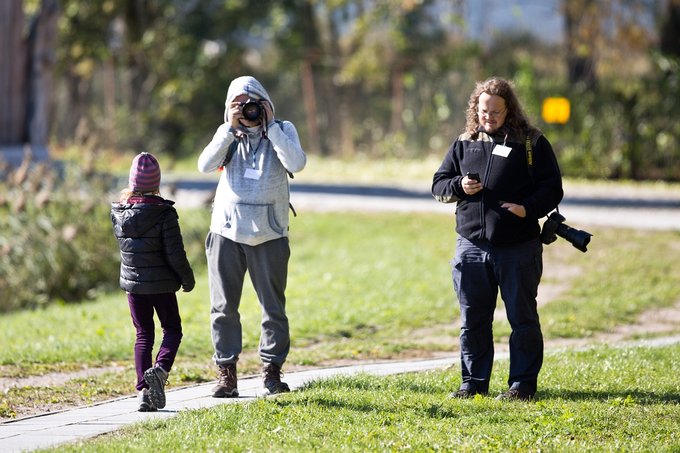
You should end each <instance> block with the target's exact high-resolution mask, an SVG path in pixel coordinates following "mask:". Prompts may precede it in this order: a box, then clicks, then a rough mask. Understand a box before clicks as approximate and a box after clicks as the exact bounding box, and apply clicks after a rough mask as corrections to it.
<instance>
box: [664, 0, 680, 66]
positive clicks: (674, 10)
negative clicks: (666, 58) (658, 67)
mask: <svg viewBox="0 0 680 453" xmlns="http://www.w3.org/2000/svg"><path fill="white" fill-rule="evenodd" d="M660 35H661V36H660V47H661V51H662V52H663V53H665V54H667V55H673V56H675V57H680V0H668V4H667V6H666V13H665V14H664V21H663V25H662V26H661V33H660Z"/></svg>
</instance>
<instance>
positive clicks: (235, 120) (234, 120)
mask: <svg viewBox="0 0 680 453" xmlns="http://www.w3.org/2000/svg"><path fill="white" fill-rule="evenodd" d="M241 118H243V114H242V113H241V104H240V103H238V102H232V103H231V104H230V105H229V113H228V114H227V119H228V120H229V124H230V125H231V126H232V127H234V128H236V127H238V126H239V124H240V123H239V120H240V119H241Z"/></svg>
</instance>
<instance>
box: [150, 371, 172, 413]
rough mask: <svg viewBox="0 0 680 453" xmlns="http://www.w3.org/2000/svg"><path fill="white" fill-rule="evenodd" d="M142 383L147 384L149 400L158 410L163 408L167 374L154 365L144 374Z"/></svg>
mask: <svg viewBox="0 0 680 453" xmlns="http://www.w3.org/2000/svg"><path fill="white" fill-rule="evenodd" d="M144 381H145V382H146V383H147V384H149V399H150V400H151V403H152V404H153V405H154V406H155V407H156V408H158V409H163V408H164V407H165V384H167V382H168V372H167V371H165V370H164V369H163V368H161V367H159V366H158V365H156V366H155V367H153V368H149V369H148V370H146V371H145V372H144Z"/></svg>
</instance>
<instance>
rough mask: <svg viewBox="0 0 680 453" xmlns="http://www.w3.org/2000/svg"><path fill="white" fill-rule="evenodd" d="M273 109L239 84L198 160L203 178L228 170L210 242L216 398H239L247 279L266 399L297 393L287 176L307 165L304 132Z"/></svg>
mask: <svg viewBox="0 0 680 453" xmlns="http://www.w3.org/2000/svg"><path fill="white" fill-rule="evenodd" d="M274 111H275V110H274V105H273V103H272V101H271V99H270V97H269V94H268V93H267V91H266V90H265V89H264V87H263V86H262V84H260V82H258V81H257V80H256V79H255V78H253V77H250V76H243V77H238V78H236V79H234V80H233V81H232V82H231V84H230V85H229V89H228V90H227V99H226V101H225V112H224V124H221V125H220V126H219V127H218V128H217V132H215V135H214V137H213V139H212V141H211V142H210V143H209V144H208V146H206V147H205V149H204V150H203V152H202V153H201V155H200V157H199V158H198V169H199V171H201V172H203V173H208V172H212V171H216V170H221V171H222V175H221V177H220V180H219V183H218V185H217V191H216V194H215V203H214V206H213V212H212V219H211V222H210V232H209V233H208V237H207V239H206V256H207V260H208V279H209V285H210V301H211V310H210V320H211V324H212V340H213V346H214V348H215V354H214V356H213V358H214V360H215V364H216V365H217V366H218V368H219V379H218V383H217V385H216V386H215V388H214V389H213V396H214V397H216V398H229V397H236V396H238V386H237V374H236V362H237V361H238V358H239V355H240V353H241V351H242V336H241V322H240V315H239V311H238V309H239V305H240V302H241V293H242V289H243V281H244V278H245V273H246V271H248V273H249V274H250V278H251V281H252V283H253V286H254V287H255V291H256V292H257V296H258V299H259V301H260V305H261V307H262V325H261V329H262V330H261V334H260V344H259V355H260V359H261V360H262V364H263V368H262V370H263V371H262V374H263V381H264V387H265V391H266V392H267V393H269V394H277V393H282V392H287V391H290V389H289V387H288V385H287V384H286V383H285V382H282V381H281V367H282V366H283V364H284V362H285V361H286V357H287V355H288V351H289V349H290V334H289V327H288V318H287V316H286V298H285V289H286V282H287V277H288V259H289V257H290V248H289V245H288V210H289V206H290V189H289V186H288V175H289V174H290V175H292V174H293V173H296V172H298V171H300V170H302V169H303V168H304V166H305V164H306V161H307V158H306V155H305V153H304V151H303V150H302V147H301V145H300V140H299V138H298V134H297V130H296V129H295V126H294V125H293V123H291V122H289V121H278V120H274Z"/></svg>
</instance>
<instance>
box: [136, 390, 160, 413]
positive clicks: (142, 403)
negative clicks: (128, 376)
mask: <svg viewBox="0 0 680 453" xmlns="http://www.w3.org/2000/svg"><path fill="white" fill-rule="evenodd" d="M137 402H138V403H139V409H137V410H138V411H139V412H156V411H157V410H158V409H157V408H156V406H154V405H153V403H152V402H151V399H150V398H149V389H142V390H140V391H139V395H138V396H137Z"/></svg>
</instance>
